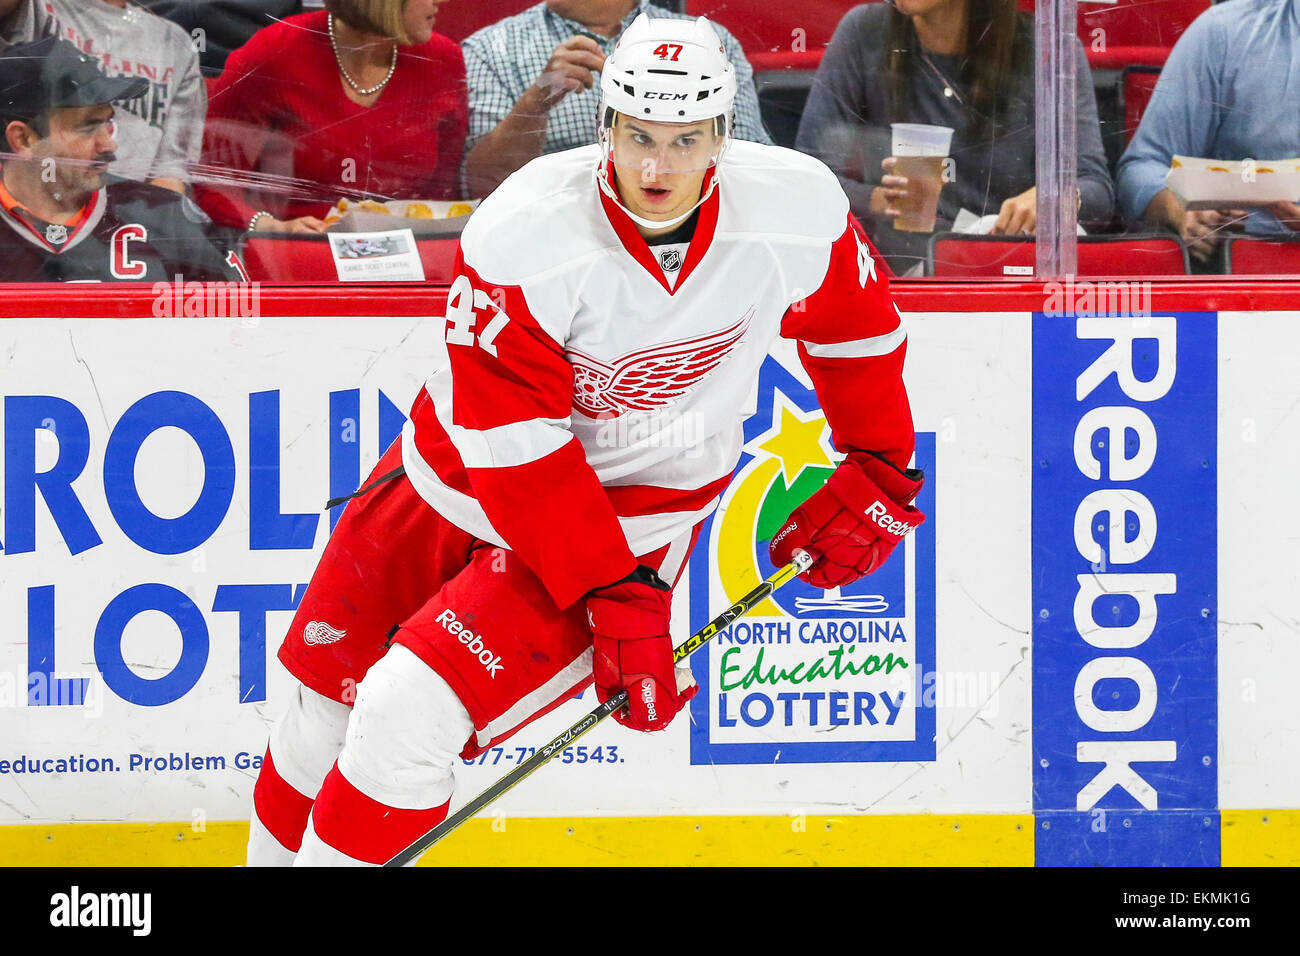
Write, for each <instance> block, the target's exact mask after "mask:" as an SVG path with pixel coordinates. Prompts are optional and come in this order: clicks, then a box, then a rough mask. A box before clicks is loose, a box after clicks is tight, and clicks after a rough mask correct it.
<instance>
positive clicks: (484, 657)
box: [436, 608, 505, 680]
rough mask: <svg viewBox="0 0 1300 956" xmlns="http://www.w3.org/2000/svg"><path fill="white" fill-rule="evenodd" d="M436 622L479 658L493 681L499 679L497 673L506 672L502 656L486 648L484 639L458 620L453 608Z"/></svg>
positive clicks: (443, 613) (447, 610) (448, 609)
mask: <svg viewBox="0 0 1300 956" xmlns="http://www.w3.org/2000/svg"><path fill="white" fill-rule="evenodd" d="M436 620H437V622H438V623H439V624H441V625H442V626H443V627H444V628H445V629H446V630H447V632H448V633H449V634H454V635H455V636H456V640H458V641H460V642H461V643H462V644H464V645H465V647H467V648H468V649H469V652H470V653H471V654H475V655H477V656H478V662H479V663H480V664H482V665H483V666H484V667H486V668H487V672H488V676H489V677H491V678H492V679H493V680H496V678H497V671H500V670H505V665H504V664H502V663H501V655H500V654H493V653H492V652H491V651H490V650H488V649H487V648H486V647H484V646H483V638H481V637H479V636H478V635H477V634H475V633H474V632H473V631H471V630H469V628H467V627H465V626H464V625H463V624H461V623H460V621H458V620H456V612H455V611H453V610H452V609H451V608H447V609H446V610H445V611H443V612H442V613H441V614H439V615H438V617H437V618H436Z"/></svg>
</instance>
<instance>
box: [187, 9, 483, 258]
mask: <svg viewBox="0 0 1300 956" xmlns="http://www.w3.org/2000/svg"><path fill="white" fill-rule="evenodd" d="M442 2H443V0H326V4H325V6H326V9H325V10H321V11H316V12H312V13H304V14H300V15H299V16H296V17H290V18H289V19H288V20H285V21H283V22H282V23H277V24H275V25H273V26H269V27H267V28H266V29H265V30H261V31H259V32H258V33H257V34H256V35H254V37H253V39H251V40H249V41H248V43H247V44H245V45H244V46H243V47H242V48H241V49H239V50H236V51H235V52H234V53H233V54H231V56H230V59H229V60H227V61H226V69H225V71H224V72H223V73H222V74H221V77H220V78H219V79H218V81H217V84H216V86H215V88H214V89H213V92H212V110H211V113H210V116H209V118H208V130H207V134H206V136H205V138H204V153H203V155H204V164H205V166H204V169H205V173H206V175H207V176H208V177H209V179H210V182H208V183H207V184H205V185H202V186H200V187H199V188H198V190H197V194H198V196H199V201H200V202H201V203H202V205H203V207H204V208H205V209H206V210H207V211H208V212H209V214H210V215H211V216H212V217H213V218H214V219H216V220H217V222H219V223H222V224H224V225H230V226H237V227H239V228H242V229H249V230H255V231H260V232H303V233H310V232H322V231H324V229H325V224H324V222H323V217H324V216H325V215H326V213H327V212H328V211H329V209H330V208H331V206H332V205H333V203H334V202H335V201H336V200H337V199H339V198H340V197H344V196H358V197H363V198H374V199H455V198H458V195H459V188H458V178H459V177H458V173H459V169H460V159H461V149H462V147H463V145H464V141H465V123H466V106H465V64H464V60H463V58H462V57H461V52H460V47H459V46H457V45H456V43H455V42H454V41H452V40H449V39H448V38H447V37H445V36H442V35H441V34H437V33H434V32H433V22H434V17H435V14H436V12H437V9H438V7H439V6H440V5H441V3H442ZM232 172H233V173H234V175H232Z"/></svg>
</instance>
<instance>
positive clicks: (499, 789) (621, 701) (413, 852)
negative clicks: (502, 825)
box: [384, 550, 813, 866]
mask: <svg viewBox="0 0 1300 956" xmlns="http://www.w3.org/2000/svg"><path fill="white" fill-rule="evenodd" d="M812 563H813V559H812V557H811V556H810V555H809V554H808V553H807V552H804V551H798V550H796V551H795V553H794V560H793V561H791V562H790V563H789V564H787V565H786V566H785V567H783V568H781V569H780V570H778V571H777V572H776V573H774V574H773V575H772V576H771V577H770V578H768V579H767V580H765V581H764V582H763V583H762V584H760V585H759V586H758V587H756V588H754V590H752V591H750V592H749V593H748V594H746V595H745V596H744V597H742V598H741V599H740V600H739V601H737V602H736V603H735V604H733V605H732V606H731V607H729V608H727V609H726V610H725V611H723V612H722V613H721V614H719V615H718V616H717V617H715V618H714V619H713V620H712V621H710V622H709V623H708V624H706V625H705V626H704V627H703V628H701V629H700V630H698V631H696V632H695V633H694V634H692V635H691V636H690V637H688V638H687V639H686V640H685V641H683V642H682V643H681V644H680V645H679V646H678V647H676V648H675V649H674V650H673V663H675V664H676V663H680V662H682V661H684V660H685V659H686V658H687V657H689V656H690V655H691V654H693V653H694V652H695V651H697V650H699V649H700V648H701V647H703V646H704V645H705V644H706V643H708V642H709V641H710V640H712V639H713V638H714V637H715V636H717V634H718V632H719V631H721V630H722V629H723V628H725V627H726V626H727V625H728V624H730V623H731V622H732V621H734V620H735V619H736V618H738V617H740V616H741V615H743V614H747V613H749V612H750V611H752V610H753V609H754V608H755V607H756V606H757V605H758V604H759V603H760V602H762V601H763V599H764V598H766V597H767V596H768V595H769V594H771V593H772V592H773V591H775V590H776V589H777V588H779V587H780V586H781V585H783V584H785V583H786V582H787V581H789V580H790V579H791V578H792V577H794V576H795V575H796V574H800V573H801V572H803V571H806V570H808V568H810V567H812ZM626 705H627V691H620V692H619V693H618V694H616V695H614V696H613V697H611V698H610V699H609V700H607V701H605V702H604V703H603V704H601V705H600V706H598V707H597V708H596V709H595V710H593V711H592V712H591V713H589V714H587V716H585V717H583V718H582V719H581V720H580V721H578V722H577V723H576V724H574V725H573V726H572V727H570V728H569V729H568V730H566V731H565V732H564V733H562V734H560V735H559V736H558V737H556V738H555V739H554V740H552V741H551V742H550V743H548V744H547V745H546V746H545V747H539V748H537V751H536V752H535V753H534V754H533V755H532V756H531V757H529V758H528V759H527V760H525V761H523V762H522V763H520V764H519V765H518V766H517V767H515V768H514V769H513V770H511V771H510V772H509V773H507V774H506V775H505V776H504V777H502V778H501V779H500V780H498V781H497V782H496V783H494V784H492V786H490V787H488V788H487V789H486V790H484V791H483V792H482V793H480V794H479V795H478V796H477V797H475V798H474V799H473V800H471V801H470V802H469V803H467V804H465V806H463V807H461V808H460V809H459V810H457V811H456V812H455V813H453V814H452V815H451V816H449V817H448V818H447V819H446V820H443V821H442V823H440V824H438V825H437V826H436V827H434V828H433V829H432V830H430V831H429V832H428V833H426V834H425V835H424V836H422V837H420V839H418V840H416V841H415V842H414V843H412V844H411V845H410V846H408V847H407V848H406V849H405V850H403V851H402V852H401V853H399V854H397V856H395V857H393V858H392V859H391V860H389V861H388V862H387V863H385V864H384V866H405V865H406V864H407V863H410V862H411V861H412V860H415V859H418V858H419V857H420V856H421V855H422V854H423V853H424V851H425V850H427V849H429V847H431V846H433V845H434V844H435V843H437V842H438V841H439V840H441V839H442V838H443V837H445V836H446V835H447V834H448V833H450V832H451V831H452V830H455V829H456V828H457V827H458V826H460V825H461V824H462V823H464V822H465V821H466V820H468V819H469V818H470V817H472V816H474V814H476V813H478V812H479V811H480V810H482V809H483V808H485V807H487V806H488V805H489V804H491V803H492V802H493V801H494V800H496V799H497V798H498V797H499V796H501V795H502V794H503V793H505V792H506V791H507V790H509V789H510V788H512V787H513V786H514V785H515V784H517V783H519V782H520V781H522V780H523V779H524V778H525V777H527V776H528V775H529V774H531V773H532V772H533V771H534V770H536V769H537V768H538V767H540V766H541V765H542V764H544V763H546V762H547V761H548V760H550V759H551V758H552V757H556V756H559V754H560V753H561V752H562V751H563V750H564V748H565V747H567V746H568V745H569V744H571V743H573V742H574V741H575V740H577V739H578V738H579V737H581V736H582V735H583V734H585V733H586V732H587V731H589V730H591V728H593V727H595V726H596V725H597V724H598V723H600V722H601V721H602V720H604V719H605V718H606V717H608V716H609V715H610V714H612V713H614V711H616V710H618V709H619V708H620V707H624V706H626Z"/></svg>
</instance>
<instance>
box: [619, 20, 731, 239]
mask: <svg viewBox="0 0 1300 956" xmlns="http://www.w3.org/2000/svg"><path fill="white" fill-rule="evenodd" d="M600 94H601V95H600V142H601V146H602V157H601V163H600V166H599V168H598V169H597V171H596V179H597V182H598V184H599V186H600V189H601V191H602V192H604V193H605V194H606V195H607V196H609V197H610V198H611V199H613V200H614V202H616V203H617V204H618V205H619V206H620V207H621V208H622V209H623V211H624V212H625V213H627V215H628V216H629V217H630V218H631V219H632V220H633V221H634V222H636V223H637V224H639V225H641V226H644V227H646V228H661V227H664V226H672V225H676V224H677V223H679V222H682V221H684V220H685V219H686V218H687V217H688V216H690V215H691V213H693V212H694V211H695V210H696V209H698V208H699V207H700V206H701V205H702V204H703V203H704V202H705V200H707V199H708V198H709V196H710V195H711V194H712V193H713V191H714V190H715V189H716V188H717V185H718V174H717V165H718V163H719V162H720V161H721V159H722V154H723V152H724V151H725V150H726V146H727V143H728V142H729V140H730V138H731V129H732V123H733V111H734V105H735V100H736V71H735V69H734V68H733V67H732V65H731V61H730V60H728V59H727V52H726V49H725V48H724V47H723V45H722V41H721V40H719V39H718V34H717V33H716V32H715V31H714V29H713V26H712V25H711V24H710V23H709V21H708V20H707V19H705V18H704V17H698V18H696V19H695V20H686V19H678V18H671V17H655V18H652V17H650V16H649V15H648V14H645V13H641V14H638V15H637V17H636V19H635V20H633V21H632V23H631V25H630V26H628V28H627V29H626V30H624V31H623V35H622V36H621V37H619V41H618V44H617V45H616V46H615V47H614V52H613V53H611V54H610V55H609V56H608V57H607V58H606V60H605V66H604V69H602V70H601V74H600ZM618 114H622V115H624V116H627V117H629V118H641V119H644V120H647V121H649V122H652V123H698V122H700V121H701V120H711V119H716V120H719V126H718V128H717V129H716V130H715V132H716V134H717V136H718V145H717V149H716V150H715V151H714V152H713V153H712V154H711V155H710V157H709V158H708V161H707V166H706V167H704V168H712V169H713V175H712V177H711V178H710V180H709V184H708V187H707V188H706V189H705V191H704V193H703V195H701V196H700V199H699V202H697V203H695V205H693V206H692V207H691V208H690V209H688V210H687V211H686V212H684V213H683V214H682V215H680V216H678V217H676V218H674V219H671V220H667V221H662V222H661V221H657V220H650V219H644V218H642V217H640V216H637V215H636V214H635V213H633V212H632V210H630V209H628V208H627V206H626V205H625V204H624V203H623V201H622V199H621V198H620V197H619V195H618V190H617V189H616V188H615V186H614V184H613V183H612V182H611V181H610V173H609V169H610V166H611V164H612V163H613V159H614V157H613V142H612V136H611V130H612V129H613V127H614V123H615V119H616V117H617V115H618Z"/></svg>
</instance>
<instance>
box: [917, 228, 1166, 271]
mask: <svg viewBox="0 0 1300 956" xmlns="http://www.w3.org/2000/svg"><path fill="white" fill-rule="evenodd" d="M1078 269H1079V271H1078V273H1077V274H1078V275H1081V276H1148V275H1149V276H1159V275H1187V273H1188V263H1187V251H1186V250H1185V249H1184V248H1183V245H1182V243H1180V242H1179V241H1178V240H1177V239H1175V238H1173V237H1172V236H1080V237H1079V261H1078ZM926 274H927V275H932V276H941V277H943V278H948V279H974V278H988V277H996V278H1006V277H1012V276H1015V277H1024V278H1027V279H1028V278H1032V277H1033V274H1034V239H1033V237H1032V236H1030V237H1026V238H1023V239H1009V238H1006V237H1004V236H972V235H967V234H965V233H958V232H941V233H937V234H935V235H934V236H933V237H932V238H931V239H930V251H929V255H928V261H927V263H926Z"/></svg>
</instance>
